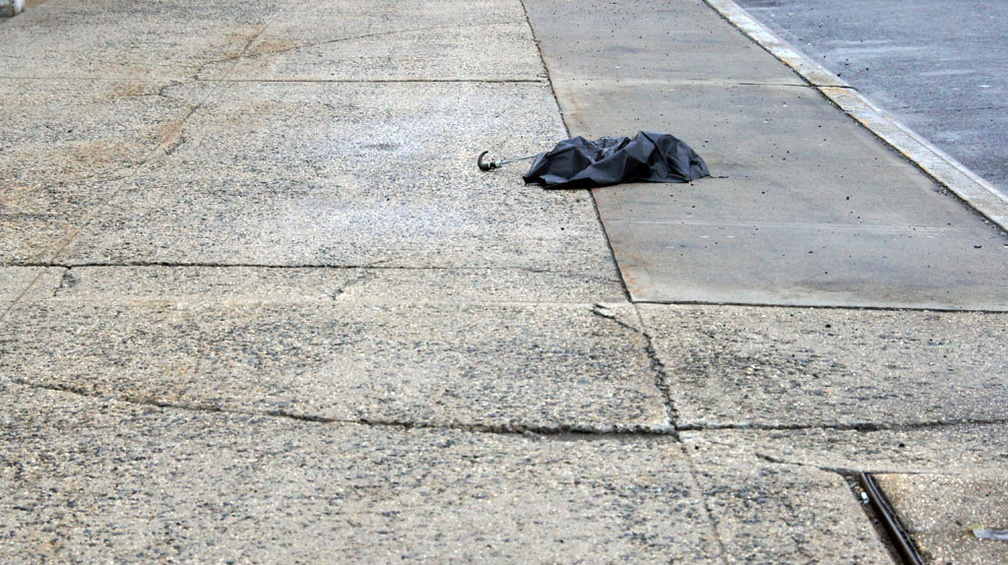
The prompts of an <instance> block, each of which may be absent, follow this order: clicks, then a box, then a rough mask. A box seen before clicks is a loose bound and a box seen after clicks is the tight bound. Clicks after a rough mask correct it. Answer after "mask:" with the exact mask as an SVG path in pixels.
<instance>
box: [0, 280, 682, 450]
mask: <svg viewBox="0 0 1008 565" xmlns="http://www.w3.org/2000/svg"><path fill="white" fill-rule="evenodd" d="M619 308H620V306H618V305H610V306H609V309H610V310H618V309H619ZM622 308H624V309H629V308H631V307H630V306H622ZM25 327H31V328H32V331H31V332H24V331H22V328H25ZM0 351H2V358H3V364H2V366H0V375H2V377H3V378H4V379H7V380H14V381H17V382H23V383H25V384H31V385H33V386H41V387H49V388H57V389H66V390H72V391H77V392H79V393H81V394H86V395H95V396H112V397H117V398H127V399H132V400H135V401H138V402H149V403H154V404H167V405H179V406H195V407H206V408H212V409H227V410H236V411H255V412H259V413H272V412H280V413H285V414H291V415H297V416H304V417H311V418H323V419H333V420H341V421H359V420H365V421H374V422H403V423H409V424H418V425H420V424H422V425H458V426H480V427H487V428H494V429H496V428H503V429H522V428H525V427H530V428H542V429H576V430H593V431H613V430H637V429H640V430H652V431H667V430H668V428H669V423H668V415H667V414H666V406H665V398H664V396H663V394H662V392H661V391H660V390H659V388H658V387H657V386H656V378H657V375H656V374H655V373H654V371H653V370H652V368H651V359H650V357H649V355H648V351H647V344H646V342H645V340H644V337H643V336H642V335H641V334H640V333H639V332H637V331H635V330H633V329H630V328H628V327H626V326H624V325H622V324H618V323H616V322H614V321H612V320H610V319H608V318H606V317H604V316H599V315H596V314H595V313H594V312H593V311H592V308H591V307H590V306H587V305H563V304H554V305H551V304H502V305H489V304H483V305H479V304H474V305H468V304H453V305H449V304H418V305H400V304H378V303H371V304H368V303H364V304H354V303H352V302H336V303H333V304H331V305H328V304H324V303H311V302H310V303H279V304H269V303H266V304H249V305H242V304H233V303H217V304H213V303H209V304H200V303H167V302H163V301H151V302H132V301H128V302H116V303H104V302H89V301H73V300H61V299H53V300H48V301H39V302H22V303H18V304H17V305H16V306H15V307H14V308H12V309H11V310H10V311H9V312H8V315H7V317H6V318H5V320H4V323H3V325H2V326H0Z"/></svg>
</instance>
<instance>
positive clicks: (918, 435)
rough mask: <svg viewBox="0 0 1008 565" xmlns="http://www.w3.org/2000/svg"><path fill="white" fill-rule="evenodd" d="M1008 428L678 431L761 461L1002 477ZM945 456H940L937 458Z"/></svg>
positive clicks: (999, 425) (1006, 425) (686, 438)
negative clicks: (987, 474)
mask: <svg viewBox="0 0 1008 565" xmlns="http://www.w3.org/2000/svg"><path fill="white" fill-rule="evenodd" d="M1006 433H1008V423H1004V422H1002V423H994V424H962V425H936V426H927V427H906V428H897V429H882V430H870V429H869V430H844V429H836V428H830V427H821V428H808V429H797V430H795V429H790V430H696V431H684V432H680V437H681V438H682V440H683V441H684V442H686V443H691V442H692V443H710V444H713V445H719V446H723V447H725V448H731V449H742V448H744V449H746V450H747V451H748V452H749V453H750V454H752V455H755V456H756V457H758V458H760V459H761V460H763V461H769V462H777V463H780V464H785V465H804V466H809V467H817V468H821V469H838V470H847V471H850V472H859V471H867V472H872V473H930V474H934V473H945V474H962V475H969V474H985V473H989V474H1001V473H1002V471H1003V469H1004V468H1005V465H1006V464H1008V446H1006V445H1005V444H1004V441H1003V440H1004V438H1005V437H1006ZM936 453H939V454H941V457H936V456H935V454H936Z"/></svg>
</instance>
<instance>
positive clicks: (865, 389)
mask: <svg viewBox="0 0 1008 565" xmlns="http://www.w3.org/2000/svg"><path fill="white" fill-rule="evenodd" d="M639 308H640V311H641V315H642V316H643V319H644V323H645V327H646V331H647V332H648V333H649V334H650V335H652V336H653V342H654V348H655V350H656V352H657V356H658V358H659V359H660V360H661V361H662V363H663V365H664V367H665V371H666V374H667V375H668V380H669V388H670V390H671V395H672V399H673V404H674V405H675V407H676V411H677V413H678V419H677V424H678V425H679V426H680V427H700V428H707V427H723V426H749V425H758V426H777V427H780V426H838V425H841V426H856V425H876V426H902V425H923V424H929V423H943V422H970V421H1003V419H1004V406H1005V404H1006V403H1008V382H1005V379H1004V375H1006V374H1008V333H1006V332H1008V328H1006V324H1005V316H1004V314H998V313H979V312H919V311H875V310H847V309H795V308H787V309H780V308H765V307H747V308H741V307H719V306H658V305H641V306H640V307H639Z"/></svg>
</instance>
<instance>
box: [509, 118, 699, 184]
mask: <svg viewBox="0 0 1008 565" xmlns="http://www.w3.org/2000/svg"><path fill="white" fill-rule="evenodd" d="M709 174H710V171H708V170H707V164H706V163H704V160H703V159H701V158H700V156H699V155H697V154H696V152H695V151H693V150H692V149H690V147H689V145H686V144H685V143H684V142H683V141H682V140H680V139H678V138H676V137H674V136H672V135H669V134H667V133H653V132H647V131H642V132H638V133H637V135H635V136H634V137H633V138H632V139H631V138H629V137H603V138H601V139H597V140H594V141H589V140H587V139H585V138H583V137H580V136H579V137H574V138H571V139H566V140H564V141H561V142H560V143H558V144H557V146H556V147H554V148H553V150H552V151H549V152H546V153H543V154H541V155H539V156H538V157H536V160H535V162H534V163H532V168H531V169H529V172H528V173H526V174H525V176H524V177H522V178H523V179H525V183H526V184H538V185H541V186H542V187H544V188H592V187H597V186H609V185H613V184H619V183H622V182H690V181H692V180H695V179H698V178H700V177H705V176H707V175H709Z"/></svg>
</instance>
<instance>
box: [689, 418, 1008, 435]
mask: <svg viewBox="0 0 1008 565" xmlns="http://www.w3.org/2000/svg"><path fill="white" fill-rule="evenodd" d="M1006 424H1008V419H1005V418H961V419H947V420H934V421H928V422H908V423H882V422H850V423H842V422H838V423H829V424H826V423H824V424H784V423H773V422H769V423H757V422H738V423H723V424H717V423H716V424H702V423H701V424H681V425H677V426H676V430H678V431H680V432H714V431H805V430H824V431H856V432H900V431H913V430H928V429H940V428H951V427H956V426H1000V425H1006Z"/></svg>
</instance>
